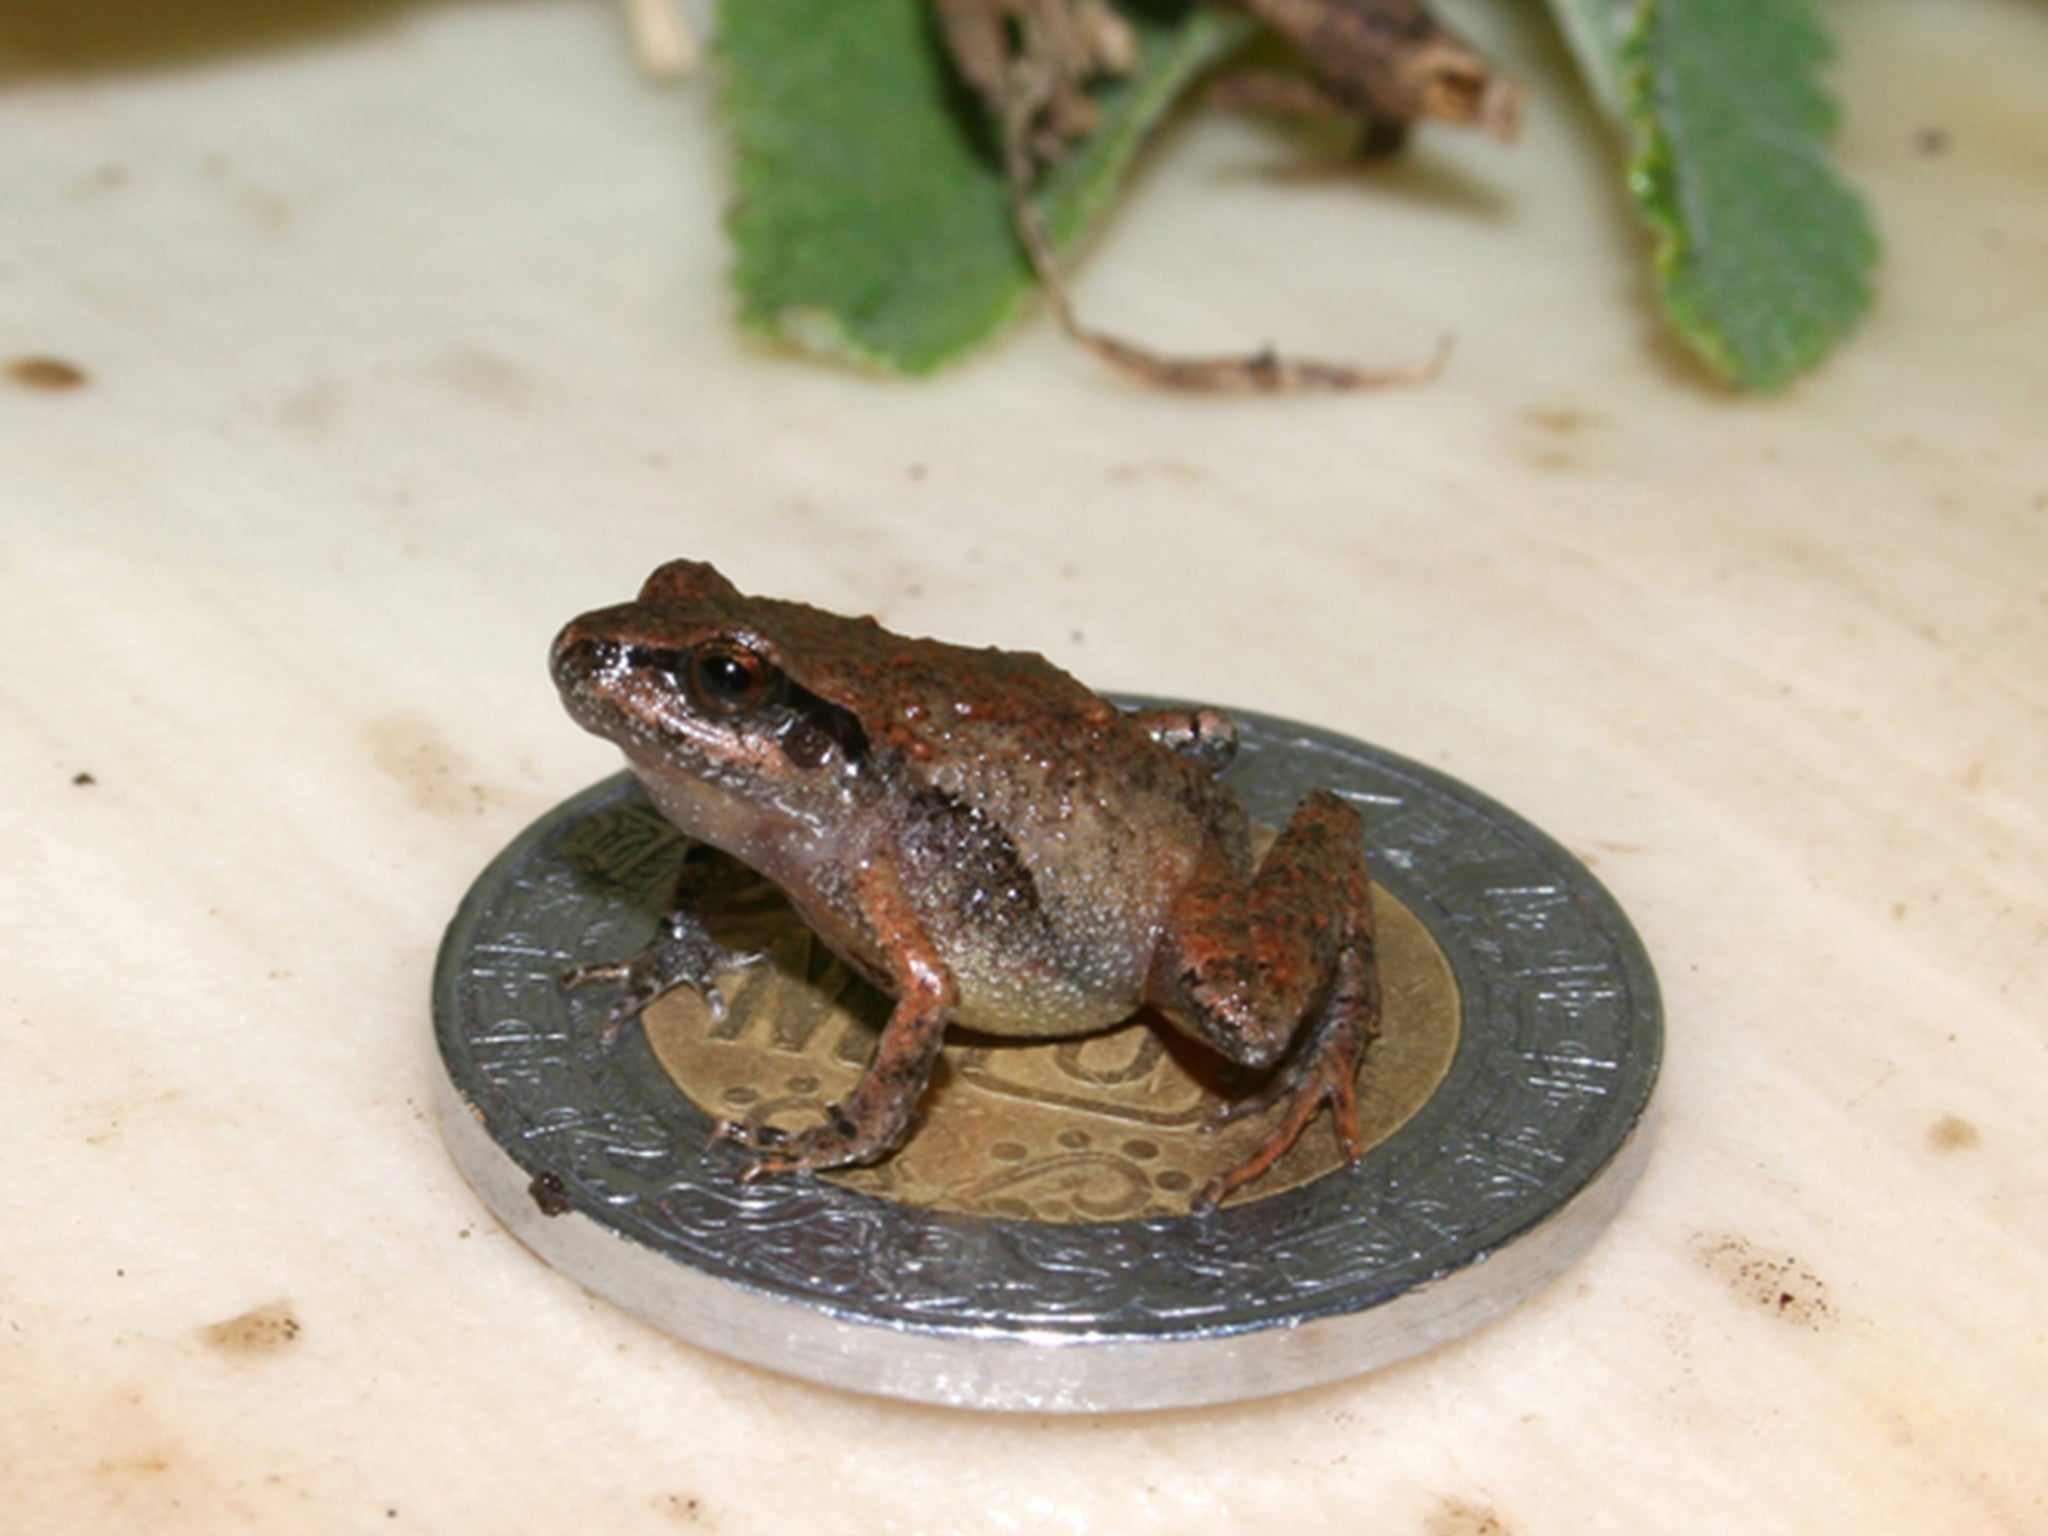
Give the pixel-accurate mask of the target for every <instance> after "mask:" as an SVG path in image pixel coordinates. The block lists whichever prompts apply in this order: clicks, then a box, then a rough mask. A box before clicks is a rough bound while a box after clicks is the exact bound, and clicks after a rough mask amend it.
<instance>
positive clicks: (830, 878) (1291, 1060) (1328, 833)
mask: <svg viewBox="0 0 2048 1536" xmlns="http://www.w3.org/2000/svg"><path fill="white" fill-rule="evenodd" d="M551 664H552V670H553V673H554V679H555V684H556V686H557V687H558V688H559V689H560V690H561V694H562V700H563V703H564V704H565V705H566V706H567V708H568V710H569V713H570V714H571V715H572V716H573V717H574V718H575V720H576V722H577V723H578V724H579V725H581V726H583V727H584V728H585V729H586V730H589V731H593V732H595V733H596V734H598V735H600V736H603V737H606V738H608V739H609V740H611V741H614V742H616V743H617V744H618V745H619V746H620V747H621V748H622V749H624V751H625V754H626V760H627V762H628V763H629V764H630V765H631V766H632V769H633V771H634V773H635V774H637V775H638V777H639V779H640V782H641V783H642V784H643V785H644V786H645V787H646V790H647V793H648V794H649V796H651V797H652V799H653V801H654V803H655V805H656V806H658V807H659V808H660V809H661V812H662V814H663V815H665V816H666V817H667V818H668V819H669V820H670V821H672V822H674V823H675V825H676V826H677V827H679V828H680V829H681V830H682V831H683V832H685V833H687V834H688V835H689V836H690V837H692V838H694V839H697V840H698V841H699V842H701V843H705V844H708V845H710V846H711V847H714V848H717V849H721V850H723V851H724V852H725V853H727V854H730V855H731V856H732V857H733V858H735V859H737V860H739V861H740V862H741V863H743V864H745V865H747V866H749V867H750V868H752V869H754V870H755V871H757V872H758V873H760V874H762V875H764V876H766V877H767V878H768V879H770V880H772V881H773V882H775V884H776V885H778V886H779V887H781V889H782V890H783V892H784V893H785V894H786V895H787V896H788V898H789V900H790V902H791V903H792V904H793V905H794V906H795V908H796V909H797V911H798V912H799V913H800V914H801V915H802V917H803V918H804V920H805V921H806V922H807V923H808V924H810V926H811V927H812V929H813V930H814V931H815V932H816V933H817V935H818V937H819V938H820V939H821V940H822V941H823V942H824V943H825V944H826V945H828V946H829V947H830V948H831V949H832V950H833V951H834V952H835V953H837V954H838V955H840V956H841V957H842V958H844V959H845V960H846V962H847V963H848V964H849V965H851V966H852V967H853V968H854V969H855V970H857V971H859V972H860V973H861V974H863V975H864V976H866V977H867V978H868V979H870V980H871V981H873V982H874V983H875V984H876V985H877V986H879V987H881V988H883V989H884V990H886V991H887V992H888V993H889V994H890V995H891V996H893V997H894V999H895V1006H894V1010H893V1012H892V1013H891V1014H890V1017H889V1021H888V1024H887V1026H886V1027H885V1028H884V1029H883V1031H882V1035H881V1039H880V1040H879V1042H878V1043H877V1046H876V1049H875V1055H874V1059H873V1060H872V1062H871V1063H870V1064H869V1065H868V1067H867V1069H866V1071H865V1072H864V1073H863V1075H862V1077H861V1079H860V1082H859V1084H858V1085H857V1086H856V1087H855V1089H854V1091H853V1093H852V1094H851V1095H850V1096H849V1097H848V1098H847V1100H846V1102H845V1103H844V1104H838V1105H833V1106H831V1107H830V1108H829V1109H828V1111H827V1116H826V1119H825V1121H824V1122H823V1123H822V1124H819V1125H816V1126H813V1127H810V1128H808V1129H806V1130H803V1131H800V1132H798V1133H796V1134H793V1135H786V1134H784V1133H783V1132H781V1131H778V1130H776V1129H775V1128H773V1127H770V1126H738V1125H727V1126H723V1127H721V1129H720V1134H721V1135H723V1136H725V1137H727V1138H729V1139H732V1140H735V1141H738V1142H740V1143H741V1144H743V1145H744V1146H746V1147H748V1148H749V1149H750V1150H751V1151H752V1152H753V1154H754V1163H753V1165H752V1169H751V1171H752V1172H776V1171H783V1170H804V1169H819V1168H837V1167H844V1166H847V1165H850V1164H858V1163H873V1162H878V1161H880V1160H881V1159H882V1158H884V1157H886V1156H887V1155H888V1154H889V1153H890V1152H891V1151H892V1150H893V1149H894V1148H896V1147H897V1146H899V1145H900V1144H901V1143H902V1142H903V1140H904V1139H905V1137H906V1136H908V1135H909V1134H910V1130H911V1126H912V1121H913V1118H914V1116H915V1112H916V1109H917V1105H918V1101H919V1099H920V1097H921V1096H922V1094H923V1092H924V1090H925V1086H926V1084H927V1082H928V1081H929V1079H930V1077H931V1073H932V1067H933V1063H934V1062H935V1061H936V1060H937V1057H938V1053H939V1045H940V1041H941V1039H942V1038H943V1036H944V1034H945V1031H946V1028H947V1026H948V1025H959V1026H961V1027H963V1028H969V1029H975V1030H980V1031H984V1032H986V1033H988V1034H992V1035H1004V1036H1012V1037H1026V1038H1041V1039H1042V1038H1047V1037H1055V1036H1062V1035H1075V1034H1083V1033H1087V1032H1090V1031H1095V1030H1101V1029H1106V1028H1108V1027H1110V1026H1112V1025H1115V1024H1118V1023H1121V1022H1122V1021H1123V1020H1125V1019H1127V1018H1129V1017H1130V1016H1131V1015H1132V1014H1133V1013H1134V1012H1136V1011H1137V1010H1138V1009H1140V1008H1141V1007H1145V1006H1146V1005H1150V1006H1151V1007H1152V1008H1153V1009H1154V1010H1155V1011H1156V1013H1157V1014H1158V1016H1159V1017H1160V1018H1162V1019H1164V1020H1165V1021H1166V1022H1167V1023H1168V1024H1169V1025H1171V1026H1172V1027H1173V1028H1175V1029H1177V1030H1179V1031H1181V1032H1183V1033H1185V1034H1187V1035H1189V1036H1192V1037H1193V1038H1194V1039H1196V1040H1199V1041H1201V1042H1202V1043H1203V1044H1205V1045H1207V1046H1209V1047H1210V1048H1211V1049H1213V1050H1215V1051H1217V1052H1219V1053H1221V1054H1222V1055H1223V1056H1224V1057H1226V1058H1228V1059H1229V1060H1230V1061H1232V1062H1235V1063H1237V1064H1239V1065H1240V1066H1243V1067H1246V1068H1251V1069H1257V1070H1263V1071H1269V1072H1270V1073H1271V1074H1272V1077H1271V1081H1270V1082H1269V1083H1268V1084H1267V1086H1266V1087H1265V1089H1264V1091H1263V1092H1262V1093H1260V1094H1259V1095H1256V1096H1255V1097H1254V1098H1253V1099H1251V1100H1248V1101H1245V1102H1243V1103H1240V1104H1237V1105H1235V1106H1233V1108H1232V1109H1231V1110H1230V1111H1228V1112H1227V1113H1229V1114H1231V1115H1238V1114H1244V1113H1249V1112H1254V1111H1259V1110H1263V1109H1264V1108H1266V1107H1268V1106H1271V1105H1275V1104H1279V1103H1283V1102H1284V1104H1285V1105H1286V1109H1285V1111H1284V1113H1283V1114H1282V1115H1281V1116H1280V1117H1279V1119H1278V1122H1277V1124H1276V1126H1275V1128H1274V1130H1273V1132H1272V1134H1271V1135H1270V1136H1268V1137H1267V1138H1266V1139H1265V1140H1264V1141H1263V1142H1262V1143H1261V1144H1260V1145H1259V1146H1258V1148H1257V1149H1256V1150H1255V1151H1254V1152H1253V1154H1252V1155H1251V1156H1250V1157H1249V1158H1248V1159H1247V1160H1246V1161H1245V1162H1244V1163H1243V1164H1241V1165H1240V1166H1238V1167H1236V1168H1234V1169H1231V1170H1230V1171H1228V1172H1226V1173H1224V1174H1222V1175H1220V1176H1219V1177H1218V1178H1216V1179H1215V1180H1214V1181H1213V1182H1212V1183H1211V1184H1210V1185H1209V1186H1208V1188H1207V1189H1206V1190H1205V1191H1204V1192H1203V1193H1202V1195H1201V1197H1200V1199H1199V1201H1198V1204H1199V1205H1201V1206H1204V1207H1206V1206H1213V1205H1214V1204H1215V1203H1216V1202H1217V1201H1219V1200H1221V1199H1222V1198H1223V1197H1224V1196H1225V1195H1227V1194H1229V1193H1230V1192H1231V1191H1232V1190H1234V1189H1237V1188H1239V1187H1240V1186H1242V1185H1244V1184H1247V1183H1249V1182H1250V1181H1252V1180H1253V1179H1256V1178H1257V1177H1258V1176H1259V1175H1260V1174H1262V1173H1264V1172H1265V1171H1266V1170H1267V1169H1268V1168H1270V1167H1271V1166H1272V1165H1273V1163H1274V1162H1276V1161H1277V1160H1278V1159H1279V1158H1280V1156H1281V1155H1282V1154H1283V1153H1284V1152H1286V1150H1287V1149H1288V1148H1289V1147H1290V1146H1292V1145H1293V1143H1294V1141H1295V1139H1296V1138H1297V1137H1298V1136H1299V1135H1300V1134H1301V1131H1302V1128H1303V1127H1304V1126H1305V1125H1307V1124H1308V1123H1309V1121H1310V1120H1312V1119H1313V1118H1314V1116H1315V1115H1316V1113H1317V1112H1318V1111H1319V1110H1320V1109H1321V1108H1322V1107H1323V1106H1324V1105H1325V1104H1327V1105H1329V1106H1330V1109H1331V1112H1332V1114H1333V1116H1334V1118H1335V1122H1336V1128H1337V1135H1338V1138H1339V1140H1340V1142H1341V1143H1342V1145H1343V1147H1344V1150H1345V1152H1346V1154H1347V1155H1348V1156H1350V1157H1352V1158H1356V1157H1357V1156H1358V1155H1359V1139H1358V1126H1357V1105H1356V1098H1355V1086H1354V1085H1355V1083H1356V1080H1357V1076H1358V1064H1359V1055H1360V1052H1361V1051H1362V1050H1363V1049H1364V1047H1365V1045H1366V1043H1367V1042H1368V1041H1369V1040H1370V1039H1371V1037H1372V1035H1373V1033H1374V1032H1375V1030H1376V1029H1377V1027H1378V1017H1379V982H1378V977H1377V973H1376V969H1375V964H1374V955H1373V929H1372V906H1371V882H1370V880H1369V878H1368V876H1367V873H1366V863H1365V850H1364V839H1363V828H1362V826H1361V824H1360V821H1359V817H1358V813H1357V812H1356V811H1355V810H1353V809H1352V808H1351V806H1349V805H1348V804H1346V803H1345V802H1344V801H1343V800H1342V799H1340V798H1339V797H1338V796H1337V795H1335V794H1333V793H1331V792H1329V791H1327V790H1319V791H1317V792H1315V793H1314V794H1311V795H1310V796H1308V797H1307V798H1306V799H1305V800H1303V801H1302V803H1301V804H1300V806H1299V807H1298V808H1297V809H1296V810H1295V812H1294V815H1293V817H1292V818H1291V819H1290V820H1289V821H1288V823H1287V825H1286V826H1285V827H1284V828H1282V829H1281V831H1280V834H1279V836H1278V837H1277V838H1276V839H1275V841H1274V842H1273V844H1272V846H1271V847H1270V848H1269V849H1268V850H1267V852H1266V854H1265V857H1264V858H1263V859H1262V860H1256V861H1255V860H1254V858H1253V854H1252V829H1251V824H1250V821H1249V818H1248V817H1247V816H1246V813H1245V811H1244V808H1243V807H1242V806H1241V805H1240V804H1239V803H1238V800H1237V797H1236V796H1235V795H1233V794H1232V793H1231V792H1230V790H1229V789H1227V788H1225V787H1224V785H1223V784H1222V783H1221V782H1220V781H1219V780H1218V778H1217V773H1218V771H1219V770H1220V769H1222V768H1223V767H1224V766H1225V765H1226V764H1227V763H1228V762H1229V760H1230V757H1231V755H1232V753H1233V751H1234V750H1235V748H1236V743H1237V736H1236V728H1235V727H1234V726H1233V725H1232V723H1231V721H1230V719H1229V717H1228V716H1227V715H1225V714H1223V713H1222V712H1221V711H1218V710H1210V709H1198V710H1185V711H1164V710H1148V711H1137V712H1129V711H1125V710H1121V709H1119V708H1117V707H1116V706H1115V705H1113V704H1111V703H1109V702H1108V701H1107V700H1104V699H1101V698H1098V697H1097V696H1096V695H1095V694H1093V693H1091V692H1089V691H1088V690H1087V689H1086V688H1084V687H1082V686H1081V684H1079V683H1078V682H1076V681H1075V680H1074V679H1073V678H1071V677H1069V676H1067V674H1065V673H1064V672H1062V671H1060V670H1059V669H1058V668H1057V667H1055V666H1053V665H1052V664H1051V663H1050V662H1048V661H1047V660H1045V658H1044V657H1042V656H1037V655H1032V654H1026V653H1021V652H1015V651H1001V650H995V649H987V650H973V649H969V648H966V647H962V646H954V645H945V644H942V643H940V642H938V641H935V640H920V639H909V638H906V637H904V636H901V635H895V634H891V633H890V632H889V631H888V630H885V629H883V628H882V627H881V626H880V625H879V624H877V623H876V622H875V621H874V620H873V619H867V618H861V619H849V618H842V617H839V616H838V615H835V614H830V613H825V612H821V611H820V610H818V609H816V608H811V607H807V606H805V605H803V604H801V603H791V602H779V601H776V600H773V599H770V598H760V597H748V596H745V595H743V594H742V593H740V592H739V591H737V590H736V589H735V588H734V587H733V585H732V584H731V583H730V582H728V581H727V580H726V579H725V578H724V577H723V576H721V575H719V574H718V572H717V571H715V570H713V569H712V568H711V567H710V566H709V565H705V564H702V563H700V562H697V561H692V560H676V561H672V562H671V563H669V564H667V565H664V566H662V567H661V568H660V569H659V570H657V571H656V572H655V573H654V574H653V575H652V576H650V577H649V578H648V579H647V584H646V585H645V586H644V587H643V588H642V589H641V592H640V596H639V598H638V599H637V600H635V601H633V602H630V603H624V604H621V605H619V606H617V607H614V608H601V609H598V610H597V611H595V612H593V613H587V614H584V615H583V616H582V617H581V618H579V619H576V620H574V621H573V622H572V623H570V624H569V625H568V627H567V628H565V629H564V630H563V631H562V632H561V634H560V635H559V636H558V637H557V638H556V640H555V644H554V650H553V655H552V658H551ZM743 963H745V961H744V960H743V959H742V958H741V957H738V956H735V955H733V954H731V953H730V952H728V951H726V950H724V949H722V948H721V947H720V946H719V945H717V944H716V943H715V942H714V941H713V940H712V938H711V935H710V932H709V930H708V928H706V927H705V925H704V922H703V920H702V917H701V915H700V914H699V913H698V912H697V911H696V910H694V908H693V907H692V906H690V905H687V904H684V905H679V906H678V908H677V910H676V911H674V912H672V913H671V914H670V915H669V917H668V918H667V919H666V921H665V922H664V924H663V926H662V930H661V932H660V935H659V936H658V937H657V939H656V940H655V942H654V944H653V945H652V946H651V947H650V948H649V949H648V950H647V951H645V952H644V953H643V954H641V955H639V956H637V957H635V958H633V959H631V960H628V961H624V962H621V963H619V964H614V965H595V966H585V967H582V968H580V969H579V970H577V971H574V972H572V973H570V977H569V980H570V981H571V982H572V983H574V982H582V981H588V980H593V979H605V980H614V981H621V982H623V983H624V984H625V992H624V994H623V995H622V996H621V998H620V999H619V1002H618V1004H617V1005H616V1006H615V1007H614V1009H613V1011H612V1026H611V1027H612V1028H613V1029H614V1030H616V1029H618V1028H621V1027H623V1026H624V1024H626V1023H627V1022H629V1021H630V1020H631V1019H632V1018H634V1017H635V1016H637V1015H638V1013H639V1011H640V1010H641V1009H642V1008H643V1007H645V1006H646V1005H647V1004H648V1003H650V1002H652V1001H653V1000H654V999H655V998H657V997H659V996H660V995H661V994H662V993H664V992H666V991H668V990H670V989H671V988H674V987H678V986H687V987H690V988H693V989H695V990H696V991H698V992H699V993H700V994H702V995H703V996H704V998H705V1000H706V1002H707V1004H709V1005H710V1006H711V1007H712V1008H713V1009H714V1011H716V1010H717V1009H718V1008H719V1007H720V1006H721V1004H720V1002H719V998H718V992H717V977H718V975H719V974H720V972H722V971H724V970H727V969H730V968H731V967H733V966H735V965H738V964H743Z"/></svg>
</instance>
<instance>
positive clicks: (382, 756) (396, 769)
mask: <svg viewBox="0 0 2048 1536" xmlns="http://www.w3.org/2000/svg"><path fill="white" fill-rule="evenodd" d="M362 735H363V743H364V745H365V746H367V747H368V748H369V751H370V757H371V760H372V761H373V762H374V763H376V765H377V767H378V769H379V770H380V771H381V772H383V773H384V774H386V775H388V776H389V777H390V778H391V779H393V780H394V781H395V782H397V783H398V785H399V786H400V787H401V788H403V789H404V790H405V791H406V792H407V794H408V795H409V796H410V797H411V799H412V803H413V806H414V808H415V809H417V810H422V811H425V812H427V813H428V814H430V815H434V816H442V817H448V818H451V819H452V818H455V817H459V816H481V815H482V814H483V813H484V812H485V811H487V810H489V809H490V808H491V807H492V806H494V805H496V804H498V803H499V802H500V801H501V800H502V799H503V798H504V796H503V792H502V791H500V790H496V789H492V788H490V787H489V786H487V785H484V784H480V783H478V782H476V779H475V777H474V775H473V774H472V773H471V772H470V766H469V763H468V761H467V760H466V759H464V758H463V756H462V754H461V753H459V752H457V751H456V750H455V749H454V748H453V747H451V746H450V745H449V744H448V743H447V741H446V740H445V739H444V738H443V737H442V735H441V733H440V730H439V729H438V728H437V727H436V726H435V724H434V722H433V721H431V720H429V719H428V718H427V717H426V716H425V715H417V714H398V715H386V716H384V717H383V718H382V719H379V720H372V721H370V722H369V723H368V724H367V725H365V726H364V727H363V728H362Z"/></svg>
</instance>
